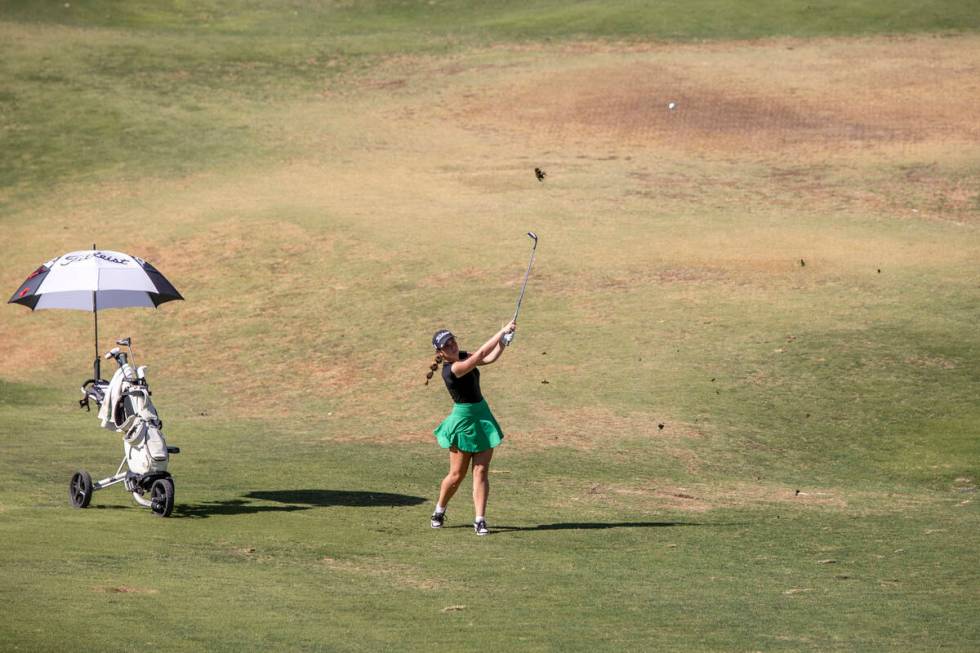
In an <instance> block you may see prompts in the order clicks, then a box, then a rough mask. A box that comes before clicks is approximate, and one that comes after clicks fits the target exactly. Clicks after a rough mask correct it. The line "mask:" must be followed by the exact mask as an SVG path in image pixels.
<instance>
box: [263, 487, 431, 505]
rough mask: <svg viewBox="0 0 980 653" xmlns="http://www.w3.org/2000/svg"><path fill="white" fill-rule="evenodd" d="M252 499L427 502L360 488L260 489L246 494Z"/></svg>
mask: <svg viewBox="0 0 980 653" xmlns="http://www.w3.org/2000/svg"><path fill="white" fill-rule="evenodd" d="M245 496H246V497H248V498H250V499H261V500H263V501H277V502H279V503H291V504H298V505H302V506H316V507H323V506H353V507H364V508H384V507H389V508H393V507H398V506H417V505H419V504H420V503H425V501H426V499H423V498H422V497H413V496H409V495H407V494H392V493H390V492H363V491H360V490H258V491H255V492H249V493H248V494H246V495H245Z"/></svg>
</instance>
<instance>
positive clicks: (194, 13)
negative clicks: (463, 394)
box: [0, 2, 980, 651]
mask: <svg viewBox="0 0 980 653" xmlns="http://www.w3.org/2000/svg"><path fill="white" fill-rule="evenodd" d="M70 5H71V6H70V7H64V3H43V4H38V3H11V2H7V3H3V4H0V36H2V37H3V38H0V55H2V56H0V81H2V84H0V117H2V120H3V124H2V129H0V139H2V142H0V146H2V149H3V151H4V152H10V153H12V155H11V156H4V157H3V158H2V159H0V222H2V224H3V225H4V228H5V234H6V237H5V239H4V243H3V244H2V245H0V248H2V249H0V253H2V254H3V258H4V260H5V263H4V265H3V267H2V268H0V281H2V285H3V287H5V288H9V290H10V291H12V290H13V289H14V288H16V286H17V284H18V283H19V282H20V281H21V279H22V278H23V277H24V276H25V275H26V274H27V273H28V272H30V270H32V269H34V267H35V266H36V265H37V264H39V263H41V262H43V261H44V260H46V259H47V258H48V257H51V256H54V255H56V254H57V253H60V252H62V251H69V250H71V249H78V248H84V247H87V246H89V245H90V244H91V242H92V241H93V240H95V241H97V242H98V243H99V244H100V245H101V246H105V247H112V248H118V249H121V250H124V251H131V252H133V253H135V254H141V255H144V256H145V257H146V258H148V259H149V260H150V261H152V262H153V263H155V264H157V265H158V267H160V269H161V270H162V271H163V272H164V273H165V274H167V275H168V277H170V278H171V279H172V280H173V281H174V283H175V284H176V285H177V286H178V288H180V290H181V291H182V292H183V293H184V294H185V296H186V298H187V301H186V302H182V303H173V304H168V305H165V306H163V307H161V308H160V309H159V310H157V311H139V310H135V309H134V310H127V311H108V312H105V313H103V314H101V315H100V325H101V327H102V346H103V347H105V346H107V344H108V342H109V340H110V338H114V337H121V336H124V335H132V336H134V338H135V343H136V351H137V358H138V360H139V362H140V363H148V364H149V365H150V369H149V375H150V382H151V385H152V387H153V390H154V400H155V402H156V404H157V407H158V408H159V410H160V412H161V415H162V417H163V419H164V422H165V432H166V434H167V437H168V440H169V442H170V443H171V444H173V445H177V446H180V447H181V450H182V453H180V454H179V455H177V456H175V457H174V459H173V461H172V465H171V471H172V472H173V474H174V476H175V479H176V487H177V507H176V509H175V513H174V515H173V516H172V517H171V518H170V519H157V518H155V517H153V516H151V515H150V514H149V511H147V510H145V509H142V508H139V507H137V506H135V505H134V504H133V502H132V500H131V499H130V498H129V497H128V496H127V495H126V494H125V492H124V491H123V490H122V489H121V488H120V487H118V486H116V487H111V488H107V489H106V490H104V491H100V492H97V493H96V494H95V496H94V498H93V502H92V506H91V507H90V508H89V509H87V510H73V509H71V508H70V507H69V506H68V501H67V485H68V480H69V478H70V476H71V474H72V473H73V472H74V471H75V470H76V469H86V470H88V471H89V472H91V473H92V475H93V477H95V478H103V477H106V476H109V475H110V474H112V473H113V472H114V471H115V469H116V466H117V465H118V461H119V460H120V458H121V450H122V446H121V442H120V439H121V438H119V437H118V435H116V434H113V433H110V432H108V431H105V430H102V429H99V427H98V422H97V420H96V418H95V415H94V414H90V413H85V412H82V411H79V410H78V409H77V407H76V404H75V401H76V400H77V398H78V395H77V390H76V385H77V384H78V383H79V382H80V381H81V380H82V379H83V378H85V377H86V376H87V374H86V370H87V369H89V366H90V363H89V361H90V360H91V356H92V344H91V316H89V315H84V314H71V313H67V312H42V313H35V314H28V313H27V312H26V311H23V309H21V308H20V307H14V306H8V307H7V308H6V309H4V313H3V318H2V320H0V335H2V337H0V348H2V349H0V354H2V356H0V359H2V362H0V533H2V542H3V546H2V547H0V601H2V602H3V605H4V606H5V608H4V612H3V614H4V616H3V619H0V642H3V644H2V646H0V649H3V650H52V651H55V650H68V649H74V648H78V647H79V646H83V647H85V648H101V649H107V650H132V649H144V648H149V647H157V648H163V649H167V650H180V651H183V650H187V651H191V650H202V649H204V650H264V649H283V650H309V651H317V650H319V651H332V650H343V651H360V650H387V649H390V650H422V649H429V648H431V647H433V646H444V647H449V648H453V649H459V650H477V649H486V648H488V647H489V648H491V649H498V648H500V649H504V648H511V649H515V650H541V651H544V650H582V651H586V650H590V651H591V650H649V649H652V648H660V649H663V650H691V651H703V650H717V651H733V650H734V651H742V650H744V651H752V650H767V651H769V650H774V651H782V650H785V651H801V650H807V651H828V650H840V651H868V650H871V651H875V650H880V651H895V650H915V651H931V650H951V651H973V650H976V649H977V648H978V647H980V628H978V626H977V622H976V618H975V615H976V613H977V608H978V607H980V591H978V589H977V587H978V586H980V582H978V580H980V578H978V574H977V571H976V564H975V563H976V557H977V546H976V541H975V540H976V533H977V532H978V526H980V523H978V522H980V514H978V511H977V503H976V500H975V497H976V494H975V493H976V482H977V474H978V473H980V470H978V464H977V463H978V460H980V438H978V425H980V407H978V404H977V402H976V397H977V396H978V392H980V376H978V368H977V360H978V346H980V336H978V335H977V330H976V328H975V325H976V323H977V318H978V317H980V315H978V311H977V306H978V302H977V300H978V286H977V281H976V260H977V255H978V254H980V238H978V235H977V220H976V216H977V213H976V211H977V208H978V207H980V204H977V198H980V187H978V186H977V183H976V171H977V170H978V168H980V163H978V160H977V158H976V156H975V155H974V154H971V152H975V151H976V149H975V148H973V149H971V148H970V147H962V145H961V144H958V143H959V142H958V141H957V142H955V143H954V142H950V143H948V144H944V143H942V142H940V143H938V144H937V143H935V142H933V141H928V139H927V138H925V137H923V139H925V140H926V141H928V142H926V143H925V144H923V143H922V142H917V141H915V139H911V138H910V139H909V140H908V141H898V142H897V144H896V142H888V143H885V144H881V143H873V142H860V141H847V142H844V143H840V144H838V145H839V147H838V148H837V150H838V151H831V150H833V149H834V147H833V144H831V146H828V147H827V149H826V150H824V151H821V150H816V151H815V152H809V151H804V152H802V154H800V151H791V150H780V149H779V148H778V147H775V146H774V147H773V149H772V150H771V151H769V150H765V149H764V148H765V147H766V146H765V145H760V146H758V148H757V149H752V150H750V151H747V152H740V151H725V150H723V149H721V150H718V151H717V152H716V151H697V150H696V149H687V150H685V149H684V148H683V147H674V146H673V145H676V143H674V144H673V145H671V144H669V143H668V144H666V145H662V144H660V142H659V141H656V140H655V139H654V138H653V137H649V140H648V141H642V139H641V140H640V141H639V142H627V143H625V144H623V143H620V144H612V145H610V144H609V143H608V142H606V141H603V140H602V139H601V138H599V137H598V136H597V135H596V134H594V133H589V132H588V130H584V131H583V132H582V133H580V134H575V135H573V136H571V137H565V136H561V135H560V134H559V133H558V131H557V130H555V131H549V129H550V127H549V126H548V125H542V126H541V128H540V131H539V133H526V132H522V131H520V130H519V129H518V128H517V127H512V126H506V125H505V126H500V125H495V124H491V123H488V122H486V121H485V120H483V119H481V118H480V117H478V116H477V117H474V116H472V115H469V114H467V113H466V107H465V106H464V105H466V103H470V102H473V100H472V98H473V97H477V98H486V100H487V101H488V102H490V101H495V102H499V101H500V98H501V97H502V96H503V95H505V91H506V89H508V88H511V87H514V86H519V84H521V83H526V81H527V79H529V78H531V79H534V78H533V77H529V75H533V74H538V75H539V76H547V75H548V74H551V73H553V72H554V71H556V70H558V71H559V72H563V70H561V69H560V66H561V64H560V63H559V62H560V61H562V60H568V61H572V62H574V61H584V62H586V63H585V64H579V65H580V66H583V65H587V64H588V62H590V61H593V60H591V59H589V58H588V57H589V56H590V55H589V48H591V47H593V46H594V45H595V44H594V43H593V42H594V41H596V40H597V39H611V40H617V41H618V40H625V41H630V42H631V43H632V45H633V46H636V45H637V44H640V45H642V44H644V43H646V42H647V41H660V40H667V39H676V40H678V41H683V42H685V43H687V46H685V47H697V46H691V45H690V42H691V41H696V40H698V39H715V40H724V39H741V38H756V37H770V36H776V37H778V36H785V35H790V36H794V37H809V36H821V37H827V36H833V37H840V36H848V35H859V36H862V39H861V41H862V43H864V44H865V45H867V43H869V42H872V41H869V40H868V39H867V37H868V35H872V34H878V33H882V32H887V33H906V32H915V31H925V32H946V31H950V30H952V31H960V30H962V31H970V30H974V29H975V28H976V24H975V23H976V16H975V12H972V11H970V9H971V7H970V5H969V3H950V2H935V3H920V4H919V5H917V6H916V8H915V9H914V10H913V9H909V8H907V7H905V6H904V5H902V6H899V5H898V4H896V3H881V2H878V3H871V2H868V3H858V2H853V3H823V4H819V5H816V6H814V5H812V3H809V4H807V3H778V4H777V3H771V4H767V5H765V6H761V5H760V6H759V7H757V8H756V9H754V10H753V11H752V12H749V11H747V10H746V9H745V8H744V7H743V6H742V5H740V4H736V3H668V4H666V5H663V4H661V5H657V6H656V7H654V6H652V5H650V6H648V5H646V4H643V3H551V2H543V3H530V4H528V3H509V2H508V3H494V4H493V6H490V5H478V4H469V3H443V2H439V3H434V4H428V3H337V4H332V3H301V2H296V3H289V4H288V5H275V4H267V3H262V2H250V3H241V4H237V5H234V6H233V7H231V8H229V5H227V4H226V3H195V4H193V5H188V4H184V3H172V4H160V3H137V2H125V3H120V2H114V3H80V4H79V6H75V5H76V3H74V2H73V3H70ZM548 39H550V41H549V40H548ZM777 43H778V40H777ZM794 43H796V44H799V43H805V41H794ZM835 43H837V42H836V41H835ZM908 43H909V47H910V48H914V47H916V46H917V45H918V46H921V44H922V41H916V40H914V39H911V40H909V41H908ZM949 43H950V46H949V47H950V50H949V51H948V52H947V54H948V55H949V57H950V59H952V57H953V55H954V53H955V50H956V49H957V48H963V47H967V48H970V47H973V45H972V41H966V40H965V39H964V40H958V39H957V38H950V39H949ZM569 44H571V46H570V47H568V48H567V49H566V48H565V45H569ZM661 46H663V47H666V46H665V45H663V44H662V43H661V44H659V45H658V46H657V47H661ZM609 47H610V48H611V49H612V51H614V52H615V51H616V48H617V47H618V46H609ZM624 47H625V46H624ZM723 47H729V46H726V45H725V44H722V43H715V44H712V45H711V46H710V47H709V50H705V53H706V54H703V56H704V57H705V61H710V56H711V55H710V54H707V53H708V52H709V51H710V48H715V49H716V50H717V48H723ZM730 47H731V48H732V54H731V56H732V57H734V58H735V60H737V57H739V56H745V53H744V51H742V50H739V49H738V46H730ZM760 47H764V46H760ZM774 47H778V46H774ZM600 49H601V48H600ZM624 52H625V54H623V55H622V57H621V59H616V58H615V57H616V56H617V55H615V54H608V53H607V55H605V57H606V58H604V59H602V61H601V65H602V66H606V67H607V68H606V69H610V67H612V66H614V65H624V66H629V65H631V64H632V63H634V62H636V61H640V62H646V63H650V62H653V63H656V62H657V61H658V59H659V58H660V57H664V56H667V55H668V54H669V53H668V51H667V50H662V51H661V50H656V49H655V50H653V51H652V52H651V53H644V52H643V50H642V48H640V49H636V48H634V49H632V50H631V49H629V48H628V47H627V48H626V49H625V50H624ZM753 52H756V51H753ZM753 56H762V55H759V54H753ZM576 57H579V58H581V59H576ZM716 61H717V60H716ZM569 65H572V64H569ZM596 65H600V64H596ZM944 66H945V67H944ZM950 66H953V64H949V63H944V64H937V68H936V70H937V71H939V72H942V71H945V70H947V68H948V67H950ZM953 67H955V66H953ZM539 78H540V77H539ZM501 89H504V90H503V91H502V90H501ZM587 92H588V90H587V89H585V93H586V94H587ZM740 92H742V89H741V88H739V87H738V86H734V87H732V88H731V89H725V90H721V91H719V93H720V94H721V95H720V96H719V97H721V98H722V99H724V98H725V97H727V96H725V94H726V93H731V94H734V95H736V96H737V95H738V94H739V93H740ZM576 101H577V98H576V97H574V96H570V99H569V100H568V104H570V105H575V102H576ZM406 116H407V117H406ZM949 132H950V133H955V134H956V135H957V137H958V138H961V137H962V133H963V132H961V131H955V130H954V129H953V127H949ZM721 136H725V134H721ZM974 144H975V143H974ZM968 145H969V143H968ZM930 148H931V149H930ZM796 156H799V157H800V160H796V159H794V157H796ZM535 165H542V166H543V167H545V168H546V169H547V170H548V172H549V177H548V178H547V180H546V182H545V183H543V184H539V183H538V182H537V181H536V180H535V179H534V178H533V176H532V174H531V172H530V171H531V169H532V168H533V167H534V166H535ZM815 171H816V172H815ZM787 174H789V176H790V177H793V178H796V177H799V178H801V179H803V180H810V179H811V175H812V176H813V177H812V178H813V179H815V180H816V181H815V182H814V183H813V184H810V185H807V184H803V183H801V184H799V185H796V186H793V185H785V184H784V185H780V183H779V181H778V180H779V179H781V178H783V177H786V176H787ZM649 180H652V181H649ZM817 182H819V183H817ZM527 229H534V230H536V231H537V232H538V233H539V234H540V235H541V236H542V241H541V246H540V248H539V251H538V259H537V263H536V269H535V271H534V274H533V276H532V277H531V284H530V287H529V291H528V296H527V299H526V303H525V311H526V312H525V314H523V315H522V319H521V329H520V331H519V332H518V335H517V340H516V341H515V344H514V346H513V348H512V349H511V350H510V351H509V352H508V353H507V355H506V356H505V357H504V358H503V359H502V361H501V362H500V363H499V364H497V365H495V366H492V367H490V368H487V369H486V373H485V375H484V377H483V387H484V390H485V392H486V394H487V397H488V400H489V401H490V403H491V405H492V406H493V407H494V409H495V412H496V413H497V416H498V418H499V419H500V421H501V423H502V424H503V427H504V429H505V431H506V432H507V434H508V439H507V441H506V442H505V444H504V446H502V447H501V448H500V449H499V451H498V452H497V454H496V457H495V460H494V463H493V466H492V471H491V482H492V487H493V489H492V494H491V500H490V508H489V515H488V517H489V519H490V525H491V528H492V529H493V530H494V532H493V533H492V535H491V536H490V537H487V538H477V537H475V536H474V535H473V534H472V532H471V527H470V525H469V523H470V518H471V501H470V498H469V486H468V484H467V483H464V486H463V488H461V490H460V492H459V494H458V495H457V497H456V498H455V499H454V501H453V503H452V504H451V506H450V513H449V514H450V519H449V522H448V528H445V529H443V530H442V531H433V530H432V529H430V528H428V524H427V521H428V516H429V514H430V512H431V509H432V504H433V501H434V498H435V493H436V490H437V486H438V483H439V481H440V479H441V477H442V475H443V474H444V473H445V467H446V461H445V454H444V453H443V452H441V451H439V450H438V449H437V448H436V447H435V445H434V443H433V441H432V438H431V435H430V433H431V429H432V428H433V427H434V426H435V424H437V423H438V421H439V420H440V419H441V418H442V417H443V416H444V414H445V413H446V412H447V410H448V408H449V406H448V399H447V398H446V396H445V392H444V391H443V390H442V388H441V387H440V386H439V384H436V385H435V386H430V387H428V388H426V387H424V386H423V385H422V381H423V378H424V373H425V372H426V371H427V365H428V362H429V361H430V360H431V359H430V358H429V356H430V350H429V349H428V345H427V342H428V338H429V337H430V334H431V332H432V331H433V330H434V329H435V328H436V327H438V326H442V325H448V326H450V327H451V328H453V329H454V330H455V331H457V332H458V333H459V334H460V338H461V339H462V340H463V342H464V344H465V345H469V346H473V345H475V344H478V342H479V341H480V340H481V338H483V337H485V336H486V335H487V334H488V332H490V331H491V330H493V329H494V328H496V327H497V326H498V324H499V323H501V322H503V321H504V320H506V319H507V316H508V313H509V311H510V310H512V307H513V301H514V299H515V298H516V294H517V291H518V284H519V281H520V276H521V274H522V273H523V266H524V264H525V261H526V259H525V258H524V257H525V256H526V254H527V243H526V242H525V241H526V239H525V238H523V235H522V234H523V233H524V231H526V230H527ZM660 425H662V427H661V426H660Z"/></svg>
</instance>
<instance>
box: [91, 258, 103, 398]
mask: <svg viewBox="0 0 980 653" xmlns="http://www.w3.org/2000/svg"><path fill="white" fill-rule="evenodd" d="M92 249H93V250H94V249H95V243H92ZM97 292H98V289H96V290H93V291H92V314H93V315H95V364H94V365H93V368H94V369H93V371H94V372H95V380H96V381H98V380H100V379H101V378H102V360H101V359H100V358H99V300H98V295H97V294H96V293H97Z"/></svg>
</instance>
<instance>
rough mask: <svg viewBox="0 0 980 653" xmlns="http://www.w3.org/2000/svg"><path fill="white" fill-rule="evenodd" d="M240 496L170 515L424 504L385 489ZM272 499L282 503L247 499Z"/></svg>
mask: <svg viewBox="0 0 980 653" xmlns="http://www.w3.org/2000/svg"><path fill="white" fill-rule="evenodd" d="M243 497H244V498H241V499H229V500H227V501H208V502H205V503H189V504H177V505H176V506H174V512H173V516H174V517H178V518H179V517H187V518H197V519H203V518H207V517H212V516H215V515H254V514H258V513H267V512H295V511H297V510H310V509H312V508H325V507H329V506H352V507H363V508H383V507H398V506H417V505H419V504H420V503H425V501H426V500H425V499H423V498H422V497H413V496H408V495H405V494H391V493H389V492H363V491H358V490H256V491H254V492H249V493H248V494H245V495H243ZM254 499H257V500H260V501H273V502H276V503H280V504H284V505H279V506H269V505H262V504H256V503H253V502H252V501H251V500H254Z"/></svg>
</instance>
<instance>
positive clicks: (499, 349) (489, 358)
mask: <svg viewBox="0 0 980 653" xmlns="http://www.w3.org/2000/svg"><path fill="white" fill-rule="evenodd" d="M502 353H504V345H503V343H501V342H500V340H499V339H498V340H497V346H496V347H494V348H493V351H491V352H490V353H489V354H487V355H486V358H484V359H483V360H482V361H480V362H479V363H477V365H489V364H490V363H492V362H494V361H495V360H497V359H498V358H500V355H501V354H502Z"/></svg>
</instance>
